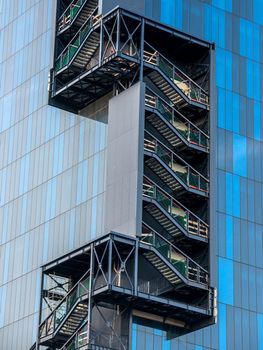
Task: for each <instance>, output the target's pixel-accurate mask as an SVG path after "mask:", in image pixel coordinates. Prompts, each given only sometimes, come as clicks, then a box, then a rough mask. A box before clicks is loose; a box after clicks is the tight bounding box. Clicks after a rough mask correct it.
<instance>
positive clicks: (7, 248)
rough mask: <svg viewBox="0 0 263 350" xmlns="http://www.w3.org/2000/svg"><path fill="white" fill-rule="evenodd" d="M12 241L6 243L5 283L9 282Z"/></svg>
mask: <svg viewBox="0 0 263 350" xmlns="http://www.w3.org/2000/svg"><path fill="white" fill-rule="evenodd" d="M10 246H11V244H10V242H9V243H7V244H6V245H5V250H4V251H5V258H4V271H3V284H5V283H7V281H8V279H9V278H10V276H9V260H10Z"/></svg>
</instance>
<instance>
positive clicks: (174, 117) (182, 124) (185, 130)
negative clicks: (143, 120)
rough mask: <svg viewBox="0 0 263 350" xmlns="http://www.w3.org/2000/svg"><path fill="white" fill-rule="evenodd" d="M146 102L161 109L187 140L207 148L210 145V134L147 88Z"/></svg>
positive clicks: (162, 113)
mask: <svg viewBox="0 0 263 350" xmlns="http://www.w3.org/2000/svg"><path fill="white" fill-rule="evenodd" d="M145 104H146V106H148V107H150V108H154V109H156V110H157V111H159V113H160V114H161V115H162V116H163V117H164V118H165V119H166V120H167V121H168V122H169V123H170V124H171V125H172V126H173V127H174V128H175V129H176V130H177V131H178V133H179V134H180V135H181V137H182V138H184V139H185V141H186V142H189V143H191V144H193V145H198V146H200V147H203V148H205V149H207V148H208V147H209V136H208V135H206V134H205V133H204V132H203V131H202V130H201V129H199V128H198V127H197V126H196V125H194V124H193V123H192V122H190V120H188V119H187V118H186V117H184V116H183V115H182V114H181V113H180V112H178V111H176V110H175V109H174V108H173V107H171V106H170V105H169V104H168V103H167V102H166V101H165V100H163V99H162V98H161V97H159V96H158V95H157V94H155V93H154V92H153V91H151V90H150V89H147V91H146V95H145Z"/></svg>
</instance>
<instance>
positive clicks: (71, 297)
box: [39, 269, 90, 338]
mask: <svg viewBox="0 0 263 350" xmlns="http://www.w3.org/2000/svg"><path fill="white" fill-rule="evenodd" d="M89 274H90V269H89V270H88V271H86V272H85V274H84V275H83V276H82V277H81V278H80V279H79V281H78V282H77V283H76V284H75V285H74V286H73V287H72V288H71V289H70V291H69V292H68V293H67V294H66V295H65V297H64V298H63V299H62V300H61V301H60V303H59V304H58V305H57V306H56V308H55V309H54V310H52V312H51V313H50V314H49V316H48V317H47V318H46V319H45V320H44V321H43V322H42V323H41V324H40V326H39V329H40V338H43V337H45V336H46V335H48V334H50V332H49V330H50V329H52V332H51V333H53V332H54V330H55V329H56V328H57V326H59V324H61V322H62V320H63V319H64V318H65V316H66V314H67V312H68V311H69V310H70V308H71V307H72V306H73V305H74V303H75V302H76V300H77V299H78V298H79V297H80V296H81V295H84V294H81V290H80V287H85V288H86V286H84V283H83V282H87V281H89ZM87 276H88V278H87ZM62 307H63V308H62ZM60 308H62V310H63V311H62V316H61V317H60V318H58V319H56V313H58V311H59V309H60ZM56 321H58V324H56ZM43 326H46V327H45V328H46V332H45V333H44V335H43V336H41V333H42V331H41V329H43ZM48 326H49V329H47V327H48Z"/></svg>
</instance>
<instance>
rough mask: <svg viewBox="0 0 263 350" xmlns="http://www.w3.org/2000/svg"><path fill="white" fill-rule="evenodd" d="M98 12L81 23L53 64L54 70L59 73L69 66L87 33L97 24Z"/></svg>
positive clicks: (94, 12) (96, 9)
mask: <svg viewBox="0 0 263 350" xmlns="http://www.w3.org/2000/svg"><path fill="white" fill-rule="evenodd" d="M97 11H98V7H96V8H95V10H94V11H93V12H92V14H91V15H90V16H89V17H88V18H87V20H86V21H85V22H84V23H83V25H82V26H81V28H80V29H79V31H78V32H77V33H76V34H75V36H74V37H73V38H72V39H71V41H70V42H69V44H68V45H67V46H66V47H65V49H64V50H63V51H62V52H61V54H60V55H59V56H58V58H57V59H56V62H55V70H56V71H59V70H61V69H62V68H64V67H65V66H67V65H68V64H69V62H70V61H71V59H72V58H73V57H74V56H75V54H76V52H77V51H78V49H79V47H80V46H81V44H82V43H83V42H84V40H85V39H86V37H87V35H88V33H89V32H90V30H91V29H92V28H93V26H94V25H95V24H97V22H98V17H97V16H96V13H97Z"/></svg>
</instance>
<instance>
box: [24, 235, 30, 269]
mask: <svg viewBox="0 0 263 350" xmlns="http://www.w3.org/2000/svg"><path fill="white" fill-rule="evenodd" d="M28 261H29V234H28V233H27V234H26V235H25V237H24V249H23V273H27V272H28Z"/></svg>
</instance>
